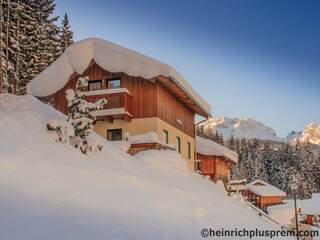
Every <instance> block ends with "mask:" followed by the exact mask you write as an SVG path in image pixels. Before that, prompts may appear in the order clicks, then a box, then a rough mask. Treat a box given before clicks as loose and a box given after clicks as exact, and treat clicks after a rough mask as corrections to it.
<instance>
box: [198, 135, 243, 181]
mask: <svg viewBox="0 0 320 240" xmlns="http://www.w3.org/2000/svg"><path fill="white" fill-rule="evenodd" d="M196 151H197V162H198V170H199V172H200V174H201V175H203V176H209V177H210V179H211V180H212V181H214V182H216V181H218V180H222V181H223V182H224V183H225V184H227V183H228V181H229V176H230V168H231V166H232V164H236V163H237V161H238V155H237V153H235V152H234V151H231V150H230V149H228V148H226V147H224V146H222V145H220V144H218V143H216V142H214V141H212V140H210V139H206V138H203V137H199V136H197V137H196Z"/></svg>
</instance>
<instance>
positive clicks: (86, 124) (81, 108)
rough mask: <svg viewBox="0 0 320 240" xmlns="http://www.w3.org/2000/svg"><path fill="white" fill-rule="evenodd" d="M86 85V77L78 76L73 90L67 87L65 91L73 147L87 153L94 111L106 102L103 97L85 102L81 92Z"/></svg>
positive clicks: (89, 146)
mask: <svg viewBox="0 0 320 240" xmlns="http://www.w3.org/2000/svg"><path fill="white" fill-rule="evenodd" d="M87 86H88V77H85V78H83V77H80V78H79V79H78V81H77V83H76V88H75V90H73V89H68V90H67V91H66V97H67V100H68V107H69V114H68V122H70V123H71V125H72V126H73V129H74V138H73V139H72V144H73V145H74V146H75V147H79V148H80V149H81V151H82V152H83V153H87V151H88V150H89V149H90V148H91V147H92V146H91V145H90V143H89V141H88V136H89V135H90V134H91V133H92V130H93V123H94V122H95V120H96V118H95V115H94V112H95V111H98V110H101V109H102V108H103V106H104V105H105V104H106V103H107V100H106V99H104V98H103V99H100V100H98V101H96V102H95V103H92V102H87V101H86V100H85V99H84V93H83V92H82V90H83V89H86V88H87Z"/></svg>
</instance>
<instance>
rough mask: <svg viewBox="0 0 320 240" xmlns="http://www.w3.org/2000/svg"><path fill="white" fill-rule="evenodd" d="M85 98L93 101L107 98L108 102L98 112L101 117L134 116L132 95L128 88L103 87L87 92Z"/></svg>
mask: <svg viewBox="0 0 320 240" xmlns="http://www.w3.org/2000/svg"><path fill="white" fill-rule="evenodd" d="M84 94H85V99H86V100H87V101H90V102H93V101H97V100H98V99H101V98H105V99H106V100H107V104H106V105H105V107H104V109H102V110H100V111H99V112H97V114H96V116H99V117H100V118H103V117H104V116H105V117H108V118H113V119H115V118H125V117H129V118H132V117H133V116H132V95H131V93H130V92H129V91H128V89H126V88H115V89H102V90H95V91H88V92H85V93H84Z"/></svg>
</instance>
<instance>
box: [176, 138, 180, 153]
mask: <svg viewBox="0 0 320 240" xmlns="http://www.w3.org/2000/svg"><path fill="white" fill-rule="evenodd" d="M176 150H177V152H178V153H181V139H180V137H177V138H176Z"/></svg>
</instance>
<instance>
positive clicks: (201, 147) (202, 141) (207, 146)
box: [196, 136, 238, 163]
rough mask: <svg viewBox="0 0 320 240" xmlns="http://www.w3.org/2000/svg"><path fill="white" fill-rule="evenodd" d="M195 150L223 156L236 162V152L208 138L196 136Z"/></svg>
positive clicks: (205, 153) (204, 153)
mask: <svg viewBox="0 0 320 240" xmlns="http://www.w3.org/2000/svg"><path fill="white" fill-rule="evenodd" d="M196 148H197V152H198V153H200V154H203V155H212V156H223V157H226V158H228V159H229V160H231V161H233V162H235V163H237V162H238V154H237V153H236V152H234V151H232V150H230V149H229V148H226V147H225V146H222V145H220V144H218V143H215V142H214V141H212V140H210V139H206V138H203V137H199V136H196Z"/></svg>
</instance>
